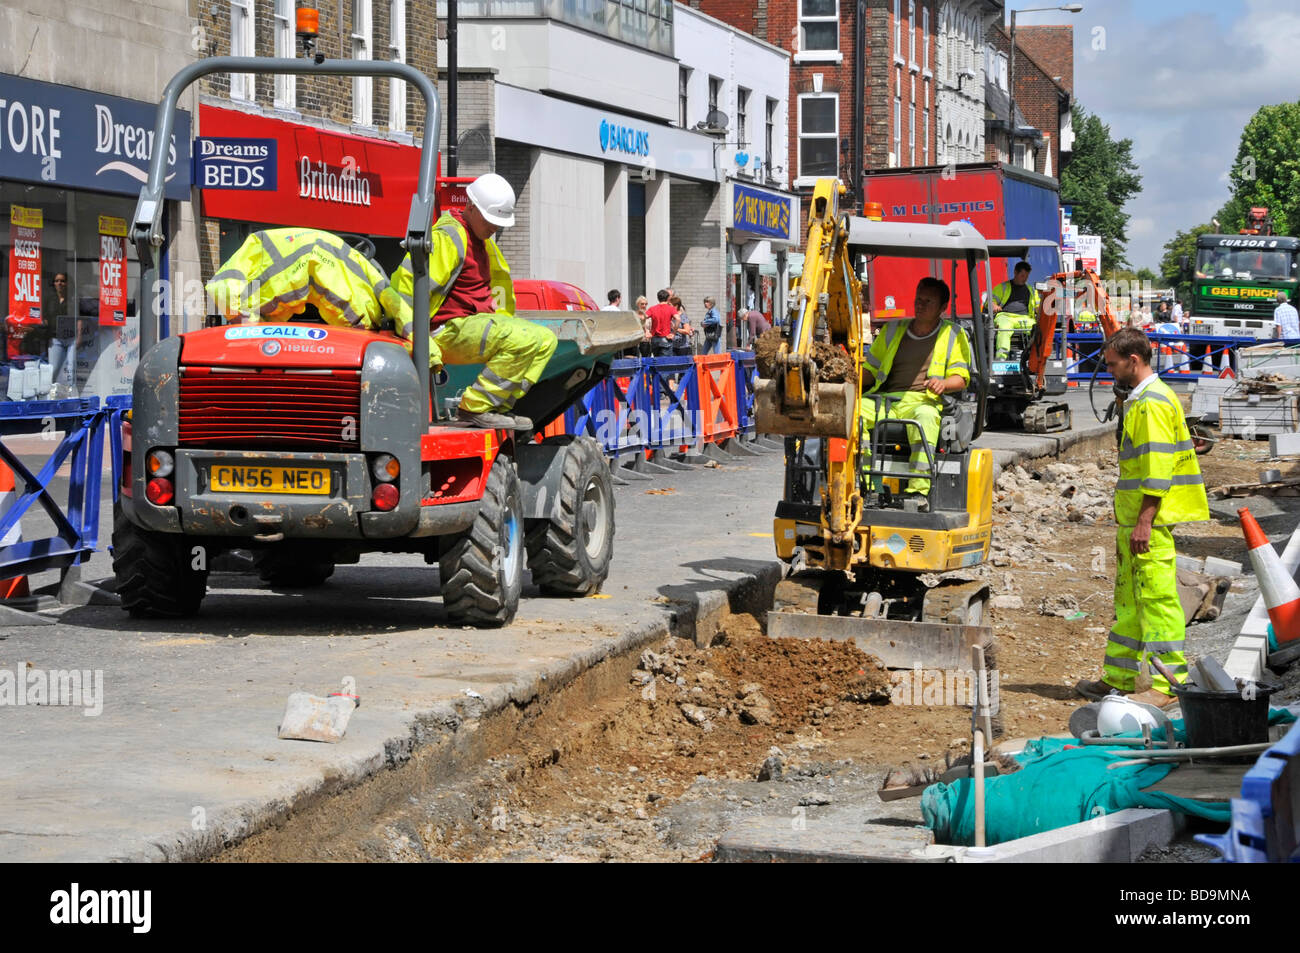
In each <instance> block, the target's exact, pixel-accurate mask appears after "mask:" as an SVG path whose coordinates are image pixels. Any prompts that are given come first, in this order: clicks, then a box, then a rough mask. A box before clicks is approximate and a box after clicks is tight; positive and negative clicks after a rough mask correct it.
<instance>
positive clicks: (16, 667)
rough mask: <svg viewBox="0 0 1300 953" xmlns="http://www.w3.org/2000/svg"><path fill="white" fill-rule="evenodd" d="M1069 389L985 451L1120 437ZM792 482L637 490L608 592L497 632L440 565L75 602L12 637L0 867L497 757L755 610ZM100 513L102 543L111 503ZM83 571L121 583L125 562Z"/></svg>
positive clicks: (181, 845) (229, 834)
mask: <svg viewBox="0 0 1300 953" xmlns="http://www.w3.org/2000/svg"><path fill="white" fill-rule="evenodd" d="M1070 401H1071V403H1072V404H1073V405H1076V407H1077V408H1078V409H1076V413H1075V419H1076V425H1077V426H1076V430H1075V431H1073V432H1071V433H1069V434H1065V435H1057V436H1051V437H1030V436H1027V435H1024V434H1019V435H1016V434H987V435H985V436H984V437H982V438H981V440H980V443H981V444H982V445H992V446H993V447H994V448H995V450H996V451H997V452H998V454H999V457H1001V458H1002V459H1001V460H1000V461H999V462H1002V463H1005V462H1007V461H1009V460H1013V459H1016V458H1018V457H1021V456H1030V457H1032V456H1039V455H1042V454H1043V452H1044V451H1047V452H1054V451H1056V450H1057V449H1058V448H1060V447H1063V446H1066V445H1069V444H1070V443H1074V442H1077V441H1078V440H1083V439H1100V438H1101V437H1102V436H1104V435H1106V434H1109V433H1110V432H1111V431H1110V428H1109V426H1108V425H1100V426H1099V425H1096V423H1095V421H1094V420H1092V419H1091V415H1090V412H1088V411H1087V410H1086V394H1083V395H1080V394H1079V393H1077V392H1075V393H1072V394H1071V395H1070ZM1085 415H1086V416H1085ZM1062 441H1063V442H1062ZM781 484H782V459H781V454H780V453H779V452H768V453H764V454H762V455H759V456H754V457H739V458H737V459H735V460H734V461H732V462H729V463H726V464H724V465H723V466H721V467H719V468H717V469H713V468H697V469H694V470H691V471H679V472H674V473H671V474H663V475H657V476H655V477H654V479H653V480H651V481H633V482H630V483H629V484H628V485H626V486H620V487H619V488H618V490H617V494H616V501H617V532H616V537H615V558H614V568H613V571H612V572H611V575H610V578H609V580H608V581H607V583H606V585H605V587H604V591H603V592H602V593H600V594H598V595H597V596H594V597H590V598H586V599H576V600H569V599H548V598H543V597H540V596H539V595H538V594H537V591H536V589H535V588H533V587H531V586H527V587H525V590H524V600H523V602H522V604H521V607H520V610H519V614H518V617H517V618H516V620H515V622H514V623H513V624H512V625H510V626H507V627H505V628H502V629H497V630H476V629H470V628H461V627H453V626H449V625H448V624H447V623H446V621H445V617H444V614H443V611H442V605H441V601H440V599H439V597H438V595H437V592H438V581H437V575H438V574H437V568H436V567H426V566H424V565H423V564H422V562H421V561H420V560H419V559H418V558H417V557H413V556H400V555H382V554H381V555H373V556H366V557H363V559H362V562H361V563H360V564H359V565H356V566H340V567H339V568H338V569H337V571H336V572H335V575H334V576H333V578H332V579H331V580H330V581H329V582H328V583H327V584H326V586H324V587H323V588H321V589H319V590H315V591H311V592H288V591H281V592H274V591H271V590H270V589H268V588H266V587H265V586H263V585H262V584H260V583H259V582H258V580H257V579H256V577H255V576H246V575H234V574H215V573H214V574H213V576H212V577H211V579H210V587H209V595H208V597H207V599H206V600H205V601H204V604H203V608H202V610H201V612H200V614H199V615H198V616H197V617H195V618H193V619H187V620H179V621H164V622H158V621H154V620H134V619H131V618H130V617H129V616H127V615H126V614H125V613H124V612H122V611H121V610H120V609H119V608H116V607H112V606H78V607H69V608H65V609H63V610H62V611H61V612H58V618H57V624H55V625H45V626H14V627H9V628H5V629H0V719H3V734H4V738H5V749H4V757H3V758H2V759H0V860H5V861H106V860H137V861H138V860H197V859H202V858H205V857H209V856H212V855H213V854H215V853H217V852H219V851H220V850H221V849H223V848H224V847H226V846H229V845H230V844H232V843H236V842H238V841H239V840H241V839H243V838H244V837H246V836H248V835H249V834H250V833H253V832H255V831H257V830H259V829H262V828H264V827H266V826H268V825H272V824H275V823H277V822H278V821H280V820H282V819H283V818H284V817H286V816H287V815H288V814H289V813H291V812H292V811H293V810H294V809H295V808H297V807H300V806H303V805H305V804H307V803H310V802H311V801H313V800H315V799H317V798H319V797H322V796H328V795H329V794H331V793H333V792H336V791H339V790H343V789H346V788H349V787H351V786H354V785H357V784H359V783H360V782H362V781H364V780H365V779H367V778H370V777H373V776H375V775H378V774H380V773H382V772H384V771H385V770H386V769H389V768H393V767H398V766H401V765H403V764H405V763H406V762H408V761H409V760H411V759H412V758H417V757H418V756H419V755H420V753H421V752H422V751H423V750H425V749H427V748H429V747H430V746H432V745H436V744H446V743H448V740H449V739H450V743H451V744H452V745H453V746H457V745H459V746H460V747H461V748H462V749H463V750H464V751H465V752H468V754H467V756H470V757H488V756H491V753H492V752H491V750H490V749H489V748H488V747H487V746H486V743H484V742H482V741H481V740H480V742H479V743H478V744H477V746H476V745H475V744H474V737H473V736H474V734H475V732H476V731H478V732H480V733H481V732H482V726H483V725H485V724H486V723H487V721H488V720H489V719H490V718H491V717H492V716H494V715H496V714H500V713H508V712H511V711H520V710H526V709H528V708H529V706H532V705H535V704H544V702H545V698H546V696H547V695H548V693H550V692H554V691H558V690H559V688H560V687H561V686H563V685H566V684H570V683H572V682H573V681H574V680H575V679H576V678H577V677H578V676H579V675H581V674H582V673H583V672H585V671H587V670H590V669H592V668H593V667H594V666H596V665H598V664H599V663H600V662H601V661H602V660H605V659H608V658H611V657H613V656H621V655H626V654H629V653H634V652H638V651H639V650H640V648H641V647H642V646H646V645H649V644H653V643H654V642H656V641H658V640H660V639H662V638H664V637H666V636H667V635H669V634H670V633H671V634H677V635H683V634H684V635H686V636H687V637H691V636H692V635H693V633H694V631H695V629H696V628H697V627H698V626H699V625H702V624H704V620H703V619H701V618H699V617H700V616H703V615H707V614H708V613H711V612H717V611H726V609H727V607H728V605H730V608H732V609H734V610H736V611H742V610H743V608H744V607H742V606H740V605H739V604H738V600H739V599H741V598H749V599H751V600H755V601H757V602H759V603H762V602H763V601H764V599H765V598H766V599H768V600H770V586H772V585H774V584H775V581H776V579H777V575H778V564H777V563H776V562H775V560H774V559H773V557H772V540H771V511H772V506H773V505H774V503H775V501H776V499H777V498H778V496H779V493H780V490H781ZM101 515H102V517H103V518H102V520H101V524H102V527H103V528H102V532H101V545H102V544H105V543H106V542H107V540H108V538H109V528H110V527H109V524H110V523H111V507H109V506H105V507H104V508H103V513H102V514H101ZM40 519H41V518H40V517H33V522H32V524H31V525H29V526H27V527H26V528H27V529H28V535H29V537H31V536H34V535H38V532H37V531H38V530H39V522H40ZM83 575H84V578H86V579H91V580H94V579H101V578H106V577H108V576H110V575H111V564H110V560H109V556H108V554H107V553H106V552H98V553H96V554H95V556H94V557H93V558H92V559H91V560H90V561H89V563H88V564H87V565H86V566H85V567H84V574H83ZM53 578H54V576H53V574H48V573H47V574H42V575H41V576H37V577H33V580H32V581H33V584H34V585H37V584H40V583H42V582H46V581H50V580H52V579H53ZM765 593H766V594H765ZM74 670H75V671H77V672H83V673H85V677H84V682H85V684H84V685H83V695H82V699H83V702H84V704H82V705H51V704H31V703H29V704H22V705H18V704H8V703H5V701H4V698H5V696H4V690H5V687H6V686H5V683H6V680H8V681H9V689H10V690H11V691H13V687H14V685H15V684H16V683H18V682H21V681H23V680H24V679H25V680H26V681H27V683H28V684H31V683H32V680H33V679H34V678H35V679H37V680H39V679H40V677H41V676H42V675H43V674H44V673H53V672H69V671H74ZM20 675H21V676H22V677H21V678H20ZM52 677H57V676H52ZM342 688H346V689H351V690H354V691H355V692H356V693H357V694H359V695H360V697H361V707H360V709H358V710H357V711H356V712H355V713H354V714H353V716H352V719H351V722H350V724H349V726H348V731H347V735H346V737H345V738H344V739H343V740H342V741H341V742H340V743H338V744H334V745H331V744H320V743H312V742H300V741H281V740H279V739H277V737H276V728H277V725H278V724H279V721H280V716H281V714H282V712H283V710H284V706H285V701H286V699H287V697H288V695H289V694H290V693H291V692H294V691H308V692H312V693H315V694H325V693H327V692H330V691H335V690H339V689H342ZM28 691H29V692H30V689H29V690H28ZM28 701H29V702H30V701H33V699H31V698H29V699H28Z"/></svg>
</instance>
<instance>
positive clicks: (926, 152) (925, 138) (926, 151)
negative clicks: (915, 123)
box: [921, 108, 930, 165]
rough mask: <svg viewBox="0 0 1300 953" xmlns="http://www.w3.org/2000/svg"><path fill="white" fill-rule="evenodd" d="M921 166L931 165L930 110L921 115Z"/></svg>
mask: <svg viewBox="0 0 1300 953" xmlns="http://www.w3.org/2000/svg"><path fill="white" fill-rule="evenodd" d="M921 116H922V120H921V164H922V165H929V164H930V110H929V108H927V109H926V110H925V112H923V113H922V114H921Z"/></svg>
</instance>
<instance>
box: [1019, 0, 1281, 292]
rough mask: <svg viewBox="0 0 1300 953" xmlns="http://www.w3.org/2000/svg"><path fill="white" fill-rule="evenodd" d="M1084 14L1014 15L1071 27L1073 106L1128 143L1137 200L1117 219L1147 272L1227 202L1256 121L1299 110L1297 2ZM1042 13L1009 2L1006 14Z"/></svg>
mask: <svg viewBox="0 0 1300 953" xmlns="http://www.w3.org/2000/svg"><path fill="white" fill-rule="evenodd" d="M1082 3H1083V12H1081V13H1077V14H1069V13H1064V12H1060V11H1052V12H1043V13H1025V14H1017V16H1016V25H1017V26H1018V27H1019V26H1027V25H1037V24H1048V23H1070V24H1071V25H1073V27H1074V96H1075V101H1076V102H1078V103H1079V104H1080V105H1082V106H1083V107H1084V108H1085V109H1086V110H1088V112H1090V113H1095V114H1096V115H1097V116H1098V117H1099V118H1100V119H1101V121H1102V122H1104V123H1106V124H1107V125H1108V126H1109V127H1110V132H1111V138H1112V139H1116V140H1119V139H1132V140H1133V156H1134V159H1135V160H1136V162H1137V164H1138V166H1139V171H1140V173H1141V175H1142V192H1141V194H1140V195H1138V196H1137V197H1136V198H1134V199H1132V200H1131V201H1130V202H1129V204H1128V206H1127V208H1126V209H1125V211H1127V212H1128V214H1129V215H1130V216H1131V217H1130V219H1129V224H1128V239H1129V240H1128V258H1129V261H1130V263H1131V264H1132V265H1133V267H1135V268H1137V267H1141V266H1143V265H1145V266H1148V267H1150V268H1153V269H1154V268H1156V267H1157V266H1158V265H1159V263H1160V258H1161V256H1162V255H1163V254H1164V244H1165V242H1167V241H1169V239H1171V238H1173V236H1174V234H1175V233H1176V232H1177V231H1178V230H1180V229H1182V230H1186V229H1188V228H1190V227H1192V226H1194V225H1199V224H1202V223H1204V222H1208V221H1209V220H1210V217H1211V216H1212V215H1214V213H1215V212H1217V211H1218V210H1219V208H1220V207H1221V206H1222V205H1223V203H1224V202H1225V201H1227V199H1228V170H1229V169H1230V168H1231V166H1232V162H1233V159H1234V158H1235V157H1236V154H1237V145H1238V143H1239V141H1240V138H1241V130H1242V127H1243V126H1244V125H1245V124H1246V121H1247V120H1248V119H1249V118H1250V117H1251V115H1253V114H1254V112H1255V110H1256V109H1258V108H1259V107H1260V106H1263V105H1266V104H1271V103H1279V102H1287V101H1295V100H1297V99H1300V3H1296V2H1295V0H1218V2H1211V0H1082ZM1049 5H1051V4H1049V3H1048V2H1045V0H1010V2H1009V3H1008V4H1007V7H1008V9H1016V10H1020V9H1029V8H1035V7H1046V6H1049ZM1297 148H1300V143H1297ZM1103 264H1104V265H1109V264H1110V263H1108V262H1104V263H1103Z"/></svg>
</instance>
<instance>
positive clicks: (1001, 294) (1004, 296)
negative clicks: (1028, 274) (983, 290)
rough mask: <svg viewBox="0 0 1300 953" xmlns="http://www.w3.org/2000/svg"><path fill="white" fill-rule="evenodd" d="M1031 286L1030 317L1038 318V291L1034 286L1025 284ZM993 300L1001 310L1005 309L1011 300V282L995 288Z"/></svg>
mask: <svg viewBox="0 0 1300 953" xmlns="http://www.w3.org/2000/svg"><path fill="white" fill-rule="evenodd" d="M1025 284H1026V285H1028V286H1029V317H1031V318H1036V317H1037V316H1038V289H1037V288H1035V287H1034V286H1033V285H1031V284H1029V282H1028V281H1026V282H1025ZM993 300H994V301H996V302H997V304H998V307H999V308H1005V307H1006V305H1007V302H1008V301H1010V300H1011V281H1010V280H1009V279H1008V280H1007V281H1003V282H1001V283H1000V284H996V285H994V286H993Z"/></svg>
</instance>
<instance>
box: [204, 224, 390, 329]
mask: <svg viewBox="0 0 1300 953" xmlns="http://www.w3.org/2000/svg"><path fill="white" fill-rule="evenodd" d="M206 290H207V292H208V294H209V295H211V296H212V297H213V298H214V299H215V301H216V303H217V308H218V310H219V311H220V312H221V313H222V314H224V315H226V316H227V317H236V316H247V317H248V318H249V319H250V320H252V321H259V320H267V321H287V320H289V319H290V318H292V317H293V316H294V315H298V314H302V313H303V311H305V310H306V308H307V305H308V304H312V305H315V306H316V310H317V311H319V312H320V316H321V317H322V318H323V319H324V320H325V322H326V323H328V324H334V325H339V326H341V327H353V328H364V329H367V330H373V329H375V328H376V327H378V324H379V319H380V316H381V314H382V312H384V311H387V312H388V313H389V314H390V315H393V316H396V315H397V314H398V311H399V309H400V307H401V299H400V298H398V297H397V292H396V291H394V290H393V288H392V287H391V286H390V284H389V281H388V276H387V275H386V274H384V270H383V269H382V268H380V267H379V266H378V265H377V264H375V262H373V261H371V260H370V259H369V258H367V257H366V256H365V255H363V254H361V252H359V251H357V250H356V249H355V248H353V247H351V246H350V245H348V244H347V242H345V241H343V239H341V238H339V237H338V236H337V235H335V234H333V233H332V232H325V231H321V230H319V229H315V228H271V229H267V230H265V231H261V232H254V233H253V234H252V235H249V236H248V238H247V239H246V240H245V241H244V244H243V245H241V246H240V247H239V251H237V252H235V254H234V255H232V256H231V258H230V259H229V260H228V261H226V262H225V263H224V264H223V265H222V266H221V268H220V270H218V272H217V273H216V274H215V275H213V277H212V280H211V281H209V282H208V283H207V285H206Z"/></svg>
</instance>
